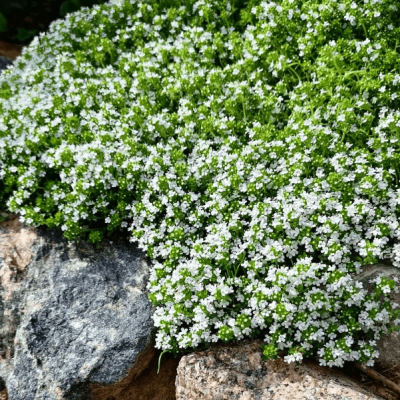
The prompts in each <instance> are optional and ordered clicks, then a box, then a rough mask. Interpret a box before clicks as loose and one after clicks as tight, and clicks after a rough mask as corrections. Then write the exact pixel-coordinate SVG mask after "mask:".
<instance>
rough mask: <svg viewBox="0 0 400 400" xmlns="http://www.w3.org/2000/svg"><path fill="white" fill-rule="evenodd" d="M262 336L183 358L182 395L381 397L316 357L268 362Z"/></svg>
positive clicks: (247, 399) (187, 398)
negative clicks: (286, 361) (263, 359)
mask: <svg viewBox="0 0 400 400" xmlns="http://www.w3.org/2000/svg"><path fill="white" fill-rule="evenodd" d="M260 345H261V341H259V340H246V341H243V342H241V343H238V344H232V345H226V346H216V347H211V348H209V349H208V350H206V351H204V352H195V353H192V354H189V355H187V356H184V357H182V359H181V360H180V363H179V366H178V371H177V372H178V375H177V377H176V399H177V400H183V399H184V400H234V399H237V400H269V399H275V400H278V399H279V400H284V399H287V400H289V399H290V400H317V399H321V400H377V399H382V398H381V397H377V396H375V395H372V394H371V393H369V392H368V390H367V388H362V387H361V386H360V384H359V383H356V382H355V381H353V380H352V379H351V378H349V377H348V376H346V375H345V374H344V373H343V372H342V371H340V370H339V369H337V368H329V367H321V366H320V365H319V364H318V363H317V362H316V361H312V360H305V361H304V362H303V363H302V364H301V365H299V366H297V367H296V366H295V364H294V363H292V364H290V365H289V364H287V363H285V362H284V361H283V360H282V359H281V358H280V359H278V360H276V361H275V360H269V361H265V362H263V361H262V352H261V346H260Z"/></svg>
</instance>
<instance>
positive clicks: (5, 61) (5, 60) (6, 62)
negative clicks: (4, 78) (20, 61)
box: [0, 56, 13, 75]
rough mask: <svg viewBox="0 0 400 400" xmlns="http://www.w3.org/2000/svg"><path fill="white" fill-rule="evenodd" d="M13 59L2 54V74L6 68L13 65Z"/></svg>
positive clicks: (0, 61)
mask: <svg viewBox="0 0 400 400" xmlns="http://www.w3.org/2000/svg"><path fill="white" fill-rule="evenodd" d="M12 63H13V61H12V60H11V59H9V58H6V57H2V56H0V75H1V73H2V71H3V70H4V69H6V68H7V67H8V66H9V65H11V64H12Z"/></svg>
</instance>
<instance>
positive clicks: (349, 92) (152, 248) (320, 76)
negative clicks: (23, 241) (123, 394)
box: [0, 0, 400, 366]
mask: <svg viewBox="0 0 400 400" xmlns="http://www.w3.org/2000/svg"><path fill="white" fill-rule="evenodd" d="M399 21H400V19H399V8H398V6H397V4H394V3H393V2H391V1H389V0H382V2H380V3H374V4H369V3H365V2H361V1H348V0H343V1H342V2H341V3H337V2H334V1H323V2H318V3H317V2H315V1H300V0H279V1H278V3H266V2H261V1H258V0H257V1H256V0H251V1H249V2H243V1H239V0H237V1H229V0H216V1H213V2H210V1H199V2H195V1H194V0H193V1H192V0H191V1H187V0H185V1H179V0H178V1H175V0H174V1H172V0H163V1H161V2H154V3H153V2H151V1H147V2H144V3H143V2H137V1H135V0H129V1H128V0H126V1H122V0H121V1H120V0H114V1H113V2H111V3H109V4H106V5H100V6H94V7H93V8H92V9H91V10H89V9H84V10H81V11H77V12H74V13H72V14H68V15H67V16H66V18H65V20H64V21H56V22H54V23H53V24H52V25H51V27H50V31H49V33H48V34H46V35H40V36H39V37H37V38H35V39H34V41H33V42H32V43H31V45H30V46H29V47H28V48H27V49H26V51H25V53H24V54H23V56H22V57H20V58H19V59H17V61H16V63H15V65H14V68H11V69H9V70H7V71H6V72H4V73H3V75H2V76H1V77H0V99H1V101H0V205H1V204H4V205H5V206H6V207H7V210H8V211H10V212H19V213H20V214H21V221H24V222H25V223H27V224H28V225H47V226H49V227H50V226H51V227H59V228H61V230H62V231H63V232H64V235H65V237H66V238H67V239H68V240H79V239H81V238H87V237H88V238H89V240H90V242H92V243H95V244H97V245H100V243H101V240H102V239H103V238H104V237H105V236H106V235H107V234H109V233H112V232H113V231H114V230H116V229H120V228H127V229H128V231H129V232H131V234H132V239H131V240H132V241H136V242H137V243H138V244H139V246H140V247H141V248H142V249H143V250H144V251H145V252H147V254H148V256H149V257H151V258H152V259H153V270H152V273H151V276H150V282H149V290H150V294H149V299H150V300H151V302H152V303H153V305H154V306H155V313H154V316H153V318H154V324H155V326H156V327H157V329H158V332H157V336H156V344H157V346H158V347H159V348H161V349H163V350H164V351H172V352H174V353H176V352H178V351H180V350H184V349H195V348H198V347H199V346H200V345H201V344H207V345H208V344H210V343H213V342H216V341H218V340H223V341H225V342H229V341H233V340H240V339H243V338H245V337H263V338H264V341H265V342H266V345H265V346H264V348H263V354H264V358H274V357H276V356H277V354H278V351H282V352H285V353H286V355H285V361H287V362H291V361H296V362H301V360H302V358H303V357H317V358H318V359H319V361H320V363H321V365H330V366H332V365H336V366H343V364H344V362H345V361H346V360H347V361H354V360H357V362H366V363H367V365H373V362H374V358H376V356H377V355H378V354H377V352H376V350H374V349H375V346H376V340H378V339H379V338H380V337H381V336H382V335H385V334H388V333H390V332H393V331H394V330H398V327H397V326H395V325H396V324H398V322H399V320H398V316H399V313H400V311H398V310H397V311H396V310H394V308H395V306H396V304H393V303H391V302H390V299H389V294H390V293H391V292H394V291H396V290H397V288H396V281H395V280H394V279H393V280H390V279H387V278H386V277H384V276H379V277H378V278H377V279H375V280H374V281H372V282H371V283H372V284H373V286H374V291H373V292H372V293H368V292H367V291H366V290H365V289H364V288H363V285H362V284H361V283H359V282H358V281H357V280H356V279H355V277H354V274H358V273H360V272H361V271H362V266H363V265H366V264H371V263H376V262H378V261H379V260H390V261H391V262H392V264H393V265H394V266H396V267H399V266H400V245H399V244H398V239H399V229H398V228H399V222H398V221H399V211H400V208H399V204H400V200H399V181H398V178H399V173H400V168H399V167H400V165H399V159H400V154H399V139H400V137H399V133H400V130H399V129H400V112H399V99H398V94H397V92H398V84H399V83H400V75H399V73H398V71H399V54H398V48H399V47H400V45H399V43H398V37H399V33H400V26H399ZM392 322H395V324H394V325H392Z"/></svg>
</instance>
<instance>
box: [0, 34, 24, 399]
mask: <svg viewBox="0 0 400 400" xmlns="http://www.w3.org/2000/svg"><path fill="white" fill-rule="evenodd" d="M22 48H23V46H22V45H19V44H13V43H8V42H5V41H4V40H0V56H3V57H6V58H10V59H11V60H15V59H16V58H17V57H19V56H20V55H21V52H22ZM0 400H2V399H1V397H0Z"/></svg>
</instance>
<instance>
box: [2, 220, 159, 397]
mask: <svg viewBox="0 0 400 400" xmlns="http://www.w3.org/2000/svg"><path fill="white" fill-rule="evenodd" d="M146 260H147V259H146V258H145V256H144V254H143V253H142V252H141V251H140V250H139V249H137V247H136V246H135V245H133V244H132V243H129V241H127V242H120V243H118V244H117V243H109V242H103V244H102V247H101V249H100V250H96V248H95V246H93V245H91V244H90V243H87V242H84V241H82V242H81V243H80V244H76V243H73V244H68V242H67V240H66V239H65V238H64V237H63V236H62V233H61V232H59V231H57V230H49V229H45V228H37V229H35V228H32V227H25V226H24V225H22V224H20V222H19V220H18V218H14V219H8V220H6V221H5V222H3V223H2V224H0V327H1V328H0V381H1V380H4V382H5V386H6V388H7V390H8V396H9V400H39V399H41V400H55V399H76V400H80V399H82V400H83V399H85V400H88V399H91V398H93V397H92V395H91V387H92V386H93V385H97V387H99V386H103V385H104V386H107V385H114V384H116V383H118V382H121V380H123V379H124V378H125V377H127V375H128V374H129V371H130V370H131V369H132V368H134V367H135V362H136V359H137V358H138V356H139V355H140V354H141V353H143V351H144V350H146V349H147V347H148V345H149V343H150V338H151V334H152V328H153V324H152V320H151V315H152V308H151V303H150V302H149V300H148V298H147V294H148V293H147V289H146V284H147V281H148V277H149V268H150V267H149V262H148V261H146Z"/></svg>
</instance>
